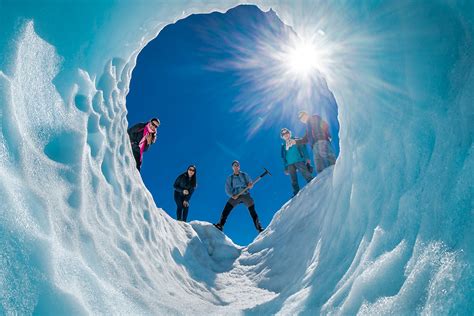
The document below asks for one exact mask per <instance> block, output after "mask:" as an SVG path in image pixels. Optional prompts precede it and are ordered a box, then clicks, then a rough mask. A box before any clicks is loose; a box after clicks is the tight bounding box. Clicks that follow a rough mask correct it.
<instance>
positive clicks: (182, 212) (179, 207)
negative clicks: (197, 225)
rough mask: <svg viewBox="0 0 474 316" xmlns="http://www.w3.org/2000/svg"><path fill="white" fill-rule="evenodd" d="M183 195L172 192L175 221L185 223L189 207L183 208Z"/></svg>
mask: <svg viewBox="0 0 474 316" xmlns="http://www.w3.org/2000/svg"><path fill="white" fill-rule="evenodd" d="M184 197H185V195H184V194H181V193H179V192H178V191H174V201H175V202H176V219H177V220H178V221H183V222H185V221H186V219H187V218H188V210H189V207H184V205H183V202H184V201H185V199H184Z"/></svg>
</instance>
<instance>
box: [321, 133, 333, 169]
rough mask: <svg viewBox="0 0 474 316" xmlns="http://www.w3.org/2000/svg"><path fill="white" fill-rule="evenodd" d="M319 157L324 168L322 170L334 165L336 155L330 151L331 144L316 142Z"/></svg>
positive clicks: (323, 141)
mask: <svg viewBox="0 0 474 316" xmlns="http://www.w3.org/2000/svg"><path fill="white" fill-rule="evenodd" d="M318 149H319V155H320V156H321V158H322V160H323V163H324V167H323V169H325V168H327V167H329V166H332V165H334V164H335V163H336V155H334V151H333V150H332V146H331V143H330V142H329V141H327V140H320V141H318Z"/></svg>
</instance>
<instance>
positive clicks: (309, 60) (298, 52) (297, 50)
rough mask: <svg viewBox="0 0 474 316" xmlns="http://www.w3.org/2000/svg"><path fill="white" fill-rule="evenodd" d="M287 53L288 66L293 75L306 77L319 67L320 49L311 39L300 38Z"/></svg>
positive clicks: (286, 61)
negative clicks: (318, 49)
mask: <svg viewBox="0 0 474 316" xmlns="http://www.w3.org/2000/svg"><path fill="white" fill-rule="evenodd" d="M285 55H286V58H285V59H286V60H285V63H286V67H287V69H288V71H289V72H290V73H292V74H293V75H296V76H303V77H306V76H308V75H311V74H312V73H314V71H315V70H316V69H317V61H318V60H317V58H318V51H317V49H316V46H315V45H314V44H313V43H311V42H309V41H304V40H299V41H297V42H295V43H293V45H292V46H291V47H289V48H288V51H287V52H286V54H285Z"/></svg>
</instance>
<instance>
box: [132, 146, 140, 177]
mask: <svg viewBox="0 0 474 316" xmlns="http://www.w3.org/2000/svg"><path fill="white" fill-rule="evenodd" d="M132 153H133V158H135V164H136V166H137V169H138V171H140V168H141V166H142V163H141V161H140V149H139V148H138V149H136V148H132Z"/></svg>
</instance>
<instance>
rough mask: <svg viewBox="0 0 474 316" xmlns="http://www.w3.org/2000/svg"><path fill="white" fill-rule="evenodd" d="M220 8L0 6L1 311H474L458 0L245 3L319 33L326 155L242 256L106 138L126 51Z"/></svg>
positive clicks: (121, 136)
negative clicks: (161, 195) (180, 217)
mask: <svg viewBox="0 0 474 316" xmlns="http://www.w3.org/2000/svg"><path fill="white" fill-rule="evenodd" d="M237 4H238V1H222V2H219V4H216V3H210V2H207V1H203V2H199V1H173V2H166V3H163V2H160V1H157V2H153V1H143V2H137V3H135V2H122V3H115V4H109V3H107V2H106V1H97V3H95V2H94V3H93V2H87V1H85V2H81V1H78V2H76V3H60V2H38V3H31V2H28V3H22V2H21V1H17V2H12V1H10V2H9V1H7V2H2V10H0V47H1V51H2V54H1V56H0V121H1V130H2V133H1V134H0V175H1V176H0V199H1V208H0V234H1V238H0V303H1V304H0V314H15V313H18V314H31V313H37V314H133V315H135V314H193V315H194V314H201V315H202V314H243V313H248V314H284V315H288V314H318V313H321V314H357V313H359V314H364V315H365V314H377V315H380V314H389V313H392V314H412V313H420V314H437V315H438V314H439V315H442V314H473V311H474V302H473V295H472V292H473V286H474V276H473V268H472V263H473V262H474V254H473V253H474V252H473V247H474V246H473V245H474V240H473V239H474V233H473V232H474V229H473V218H474V217H473V215H474V214H473V210H474V207H473V192H474V189H473V181H472V175H473V174H474V159H473V156H474V146H473V130H472V126H473V122H474V111H473V103H472V100H473V99H474V95H473V94H474V71H473V60H474V59H473V55H472V54H473V53H472V52H473V49H472V48H473V47H472V43H473V18H474V14H473V12H474V9H473V4H472V3H471V2H465V3H458V4H454V3H452V2H446V3H444V2H436V3H413V2H409V1H393V2H392V1H387V2H381V3H379V2H372V3H371V5H370V6H369V5H368V4H362V3H361V4H359V3H355V2H354V3H352V4H349V3H338V4H336V3H333V4H328V3H325V4H322V5H319V6H318V5H317V3H316V4H314V6H311V5H310V4H308V3H305V2H304V1H302V2H294V1H288V2H285V1H265V2H264V4H262V3H257V4H260V7H261V8H262V9H265V10H266V9H269V8H270V7H272V8H273V10H274V11H275V12H276V13H277V14H278V15H279V17H280V18H281V19H282V20H283V21H284V22H285V23H287V24H289V25H292V26H294V28H295V30H296V31H297V32H299V33H300V34H302V33H304V32H305V31H308V29H309V30H311V29H312V30H314V31H315V32H317V31H318V30H324V31H323V32H324V34H325V36H324V39H325V41H328V43H329V44H330V45H329V44H328V45H329V46H328V47H329V48H330V51H332V54H331V56H332V57H331V58H333V60H331V61H330V63H329V64H327V65H326V66H327V67H326V68H324V69H322V72H323V73H324V75H326V77H327V80H328V85H329V87H330V88H331V90H332V91H333V92H334V95H335V97H336V99H337V101H338V104H339V106H340V112H339V120H340V123H341V129H340V132H341V133H340V144H341V151H340V156H339V159H338V161H337V163H336V165H335V166H334V167H331V168H329V169H327V170H325V171H324V172H323V173H322V174H320V175H319V176H318V177H317V178H316V179H314V180H313V181H312V182H311V184H309V185H307V186H306V187H305V188H304V189H303V190H301V191H300V193H299V194H298V196H296V197H295V198H293V199H292V200H290V201H288V203H286V204H285V205H283V206H282V208H281V209H280V210H279V211H278V212H277V213H276V215H275V217H274V218H273V220H272V222H271V223H270V225H269V226H268V227H267V229H266V230H265V231H264V232H263V233H262V234H260V235H259V236H258V237H257V238H256V239H255V241H254V242H253V243H251V244H250V245H248V246H246V247H241V246H237V245H235V244H233V243H232V241H231V240H230V239H228V238H227V237H226V236H225V235H224V234H222V233H221V232H219V231H217V230H216V229H215V228H214V227H212V226H211V225H210V224H209V223H205V222H192V223H189V224H187V223H178V222H176V221H174V220H173V219H171V218H170V217H169V216H168V215H166V213H165V212H164V211H163V210H161V209H160V208H159V206H157V205H155V202H154V200H153V197H152V196H151V195H150V194H149V192H148V191H147V189H146V187H144V184H143V182H142V181H141V178H140V177H139V174H138V172H137V171H136V170H134V167H133V165H134V164H133V157H132V155H131V153H130V151H129V141H128V139H127V135H126V132H125V131H126V128H127V125H128V122H126V104H125V96H126V94H127V92H128V85H129V82H130V79H131V71H132V69H133V67H134V65H135V59H136V56H137V54H138V53H139V51H140V49H141V48H143V47H144V45H146V43H147V42H148V41H149V40H151V39H152V38H154V37H155V36H156V34H157V33H158V32H159V31H160V30H161V29H162V28H163V27H164V26H165V25H167V24H169V23H172V22H174V21H176V20H177V19H180V18H184V17H186V16H187V15H189V14H191V13H193V12H194V13H197V12H200V13H204V12H211V11H212V10H219V11H225V10H226V9H229V8H231V7H232V6H235V5H237ZM305 5H306V7H305Z"/></svg>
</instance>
